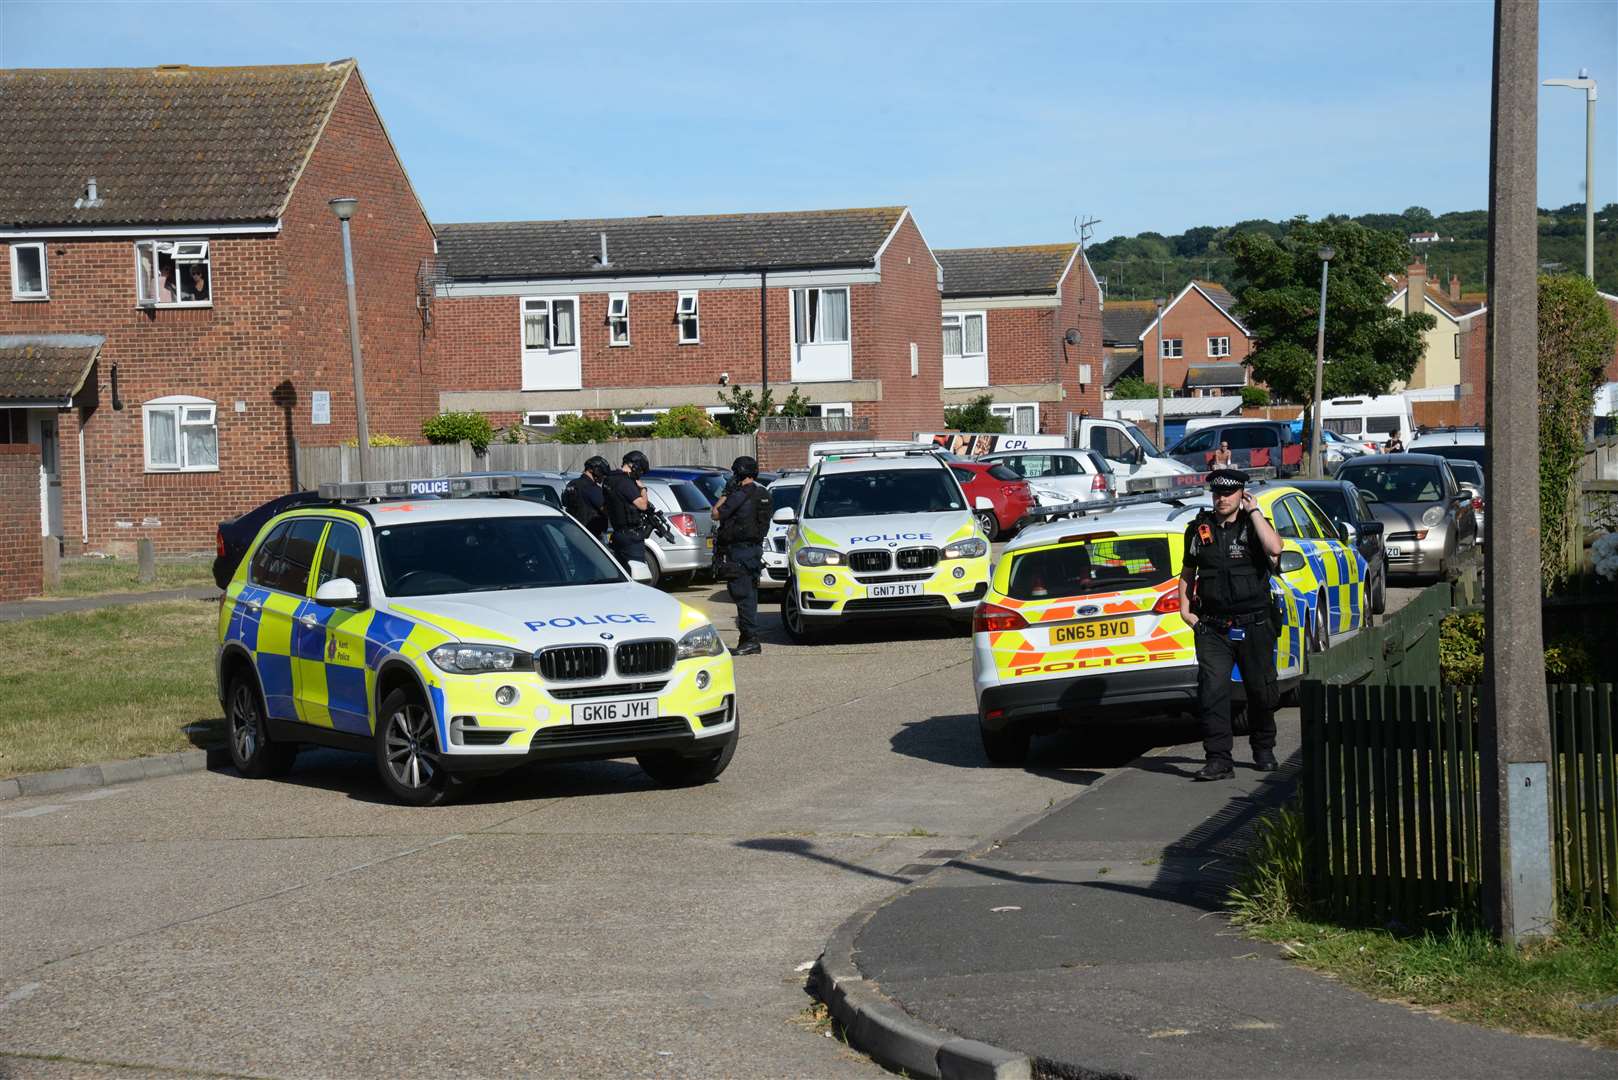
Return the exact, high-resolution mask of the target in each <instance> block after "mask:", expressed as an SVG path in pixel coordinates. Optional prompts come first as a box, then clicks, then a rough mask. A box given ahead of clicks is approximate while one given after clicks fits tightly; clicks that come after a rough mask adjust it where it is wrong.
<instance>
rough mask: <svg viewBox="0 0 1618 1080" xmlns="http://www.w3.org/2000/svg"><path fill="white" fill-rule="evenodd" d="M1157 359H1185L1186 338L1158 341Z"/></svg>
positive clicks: (1168, 338)
mask: <svg viewBox="0 0 1618 1080" xmlns="http://www.w3.org/2000/svg"><path fill="white" fill-rule="evenodd" d="M1157 358H1158V359H1159V360H1183V359H1185V338H1177V337H1166V338H1159V339H1158V341H1157Z"/></svg>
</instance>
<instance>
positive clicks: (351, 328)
mask: <svg viewBox="0 0 1618 1080" xmlns="http://www.w3.org/2000/svg"><path fill="white" fill-rule="evenodd" d="M330 205H331V212H332V213H334V214H336V215H337V220H338V221H340V222H342V229H343V279H344V280H345V281H346V282H347V284H348V347H349V351H350V352H351V353H353V360H354V432H355V435H356V436H357V437H358V439H359V450H360V479H361V480H374V479H376V474H375V473H373V472H372V471H371V425H370V424H369V423H368V422H367V421H366V418H365V361H364V360H363V359H361V357H360V313H359V305H358V304H356V303H355V302H354V248H353V245H352V244H350V243H349V239H348V219H349V218H351V217H353V216H354V208H355V207H356V206H357V205H359V200H358V199H356V198H354V197H353V196H351V195H342V196H339V197H338V198H335V199H332V200H330Z"/></svg>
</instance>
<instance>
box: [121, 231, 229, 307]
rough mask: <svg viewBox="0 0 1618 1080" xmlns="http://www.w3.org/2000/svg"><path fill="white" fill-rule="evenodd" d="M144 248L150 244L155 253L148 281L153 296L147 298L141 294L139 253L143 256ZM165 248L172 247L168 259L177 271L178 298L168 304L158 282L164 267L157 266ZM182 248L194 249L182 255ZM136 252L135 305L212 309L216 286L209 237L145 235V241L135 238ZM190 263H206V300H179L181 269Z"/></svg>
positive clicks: (176, 295)
mask: <svg viewBox="0 0 1618 1080" xmlns="http://www.w3.org/2000/svg"><path fill="white" fill-rule="evenodd" d="M143 247H150V248H151V252H152V277H151V280H150V281H149V282H147V283H146V284H148V285H149V286H150V287H151V290H152V291H151V295H150V299H147V298H145V297H143V296H142V295H141V260H140V256H141V248H143ZM164 247H167V248H168V249H169V261H170V262H171V263H173V264H174V267H175V271H174V296H175V299H173V300H172V301H169V302H167V303H165V302H164V301H163V300H162V298H161V295H160V294H159V292H158V285H159V282H160V281H161V279H162V273H161V267H160V266H159V265H158V257H159V256H160V255H162V254H163V251H162V250H161V249H162V248H164ZM182 248H190V249H191V250H190V251H189V252H186V253H185V254H184V256H183V257H182V253H181V250H180V249H182ZM134 253H135V306H136V307H139V308H142V309H147V308H150V309H153V310H159V309H167V308H210V307H213V296H214V293H213V286H214V277H213V244H212V243H211V242H210V241H209V240H207V239H205V238H202V237H189V238H185V239H160V238H158V237H155V236H154V237H148V238H146V239H144V240H136V241H135V243H134ZM191 263H201V264H202V265H203V266H205V267H207V274H208V297H207V299H205V300H182V299H180V292H181V289H180V286H181V272H180V269H179V268H180V267H182V266H186V265H189V264H191Z"/></svg>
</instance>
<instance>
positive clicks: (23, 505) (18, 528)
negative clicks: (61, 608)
mask: <svg viewBox="0 0 1618 1080" xmlns="http://www.w3.org/2000/svg"><path fill="white" fill-rule="evenodd" d="M7 266H8V267H9V266H10V260H9V259H7ZM8 295H9V294H8ZM0 506H4V507H5V508H6V512H5V513H4V514H0V600H19V599H21V598H22V597H24V596H37V595H39V594H40V593H41V592H44V591H45V566H44V559H43V556H42V554H41V541H40V535H39V448H38V447H36V446H30V445H28V444H26V443H22V444H17V443H12V444H6V445H0Z"/></svg>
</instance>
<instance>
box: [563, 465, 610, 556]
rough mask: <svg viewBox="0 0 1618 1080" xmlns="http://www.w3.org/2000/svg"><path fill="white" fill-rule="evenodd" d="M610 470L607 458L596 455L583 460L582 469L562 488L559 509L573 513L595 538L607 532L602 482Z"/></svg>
mask: <svg viewBox="0 0 1618 1080" xmlns="http://www.w3.org/2000/svg"><path fill="white" fill-rule="evenodd" d="M611 472H612V466H611V465H608V464H607V459H606V458H604V457H601V456H600V455H597V456H595V457H593V458H591V459H590V460H589V461H586V462H585V463H584V471H583V472H582V473H580V474H579V475H578V476H575V477H574V478H573V479H571V480H569V481H568V482H567V487H565V488H563V489H562V509H564V510H566V511H567V512H568V513H569V514H572V515H573V518H574V520H575V521H577V522H578V523H579V524H580V525H583V526H584V527H585V528H586V529H588V530H590V535H591V536H594V537H595V538H596V539H597V540H601V539H603V538H604V537H605V536H606V535H607V492H606V490H605V488H604V487H603V486H602V485H604V484H605V483H606V482H607V476H608V474H609V473H611Z"/></svg>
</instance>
